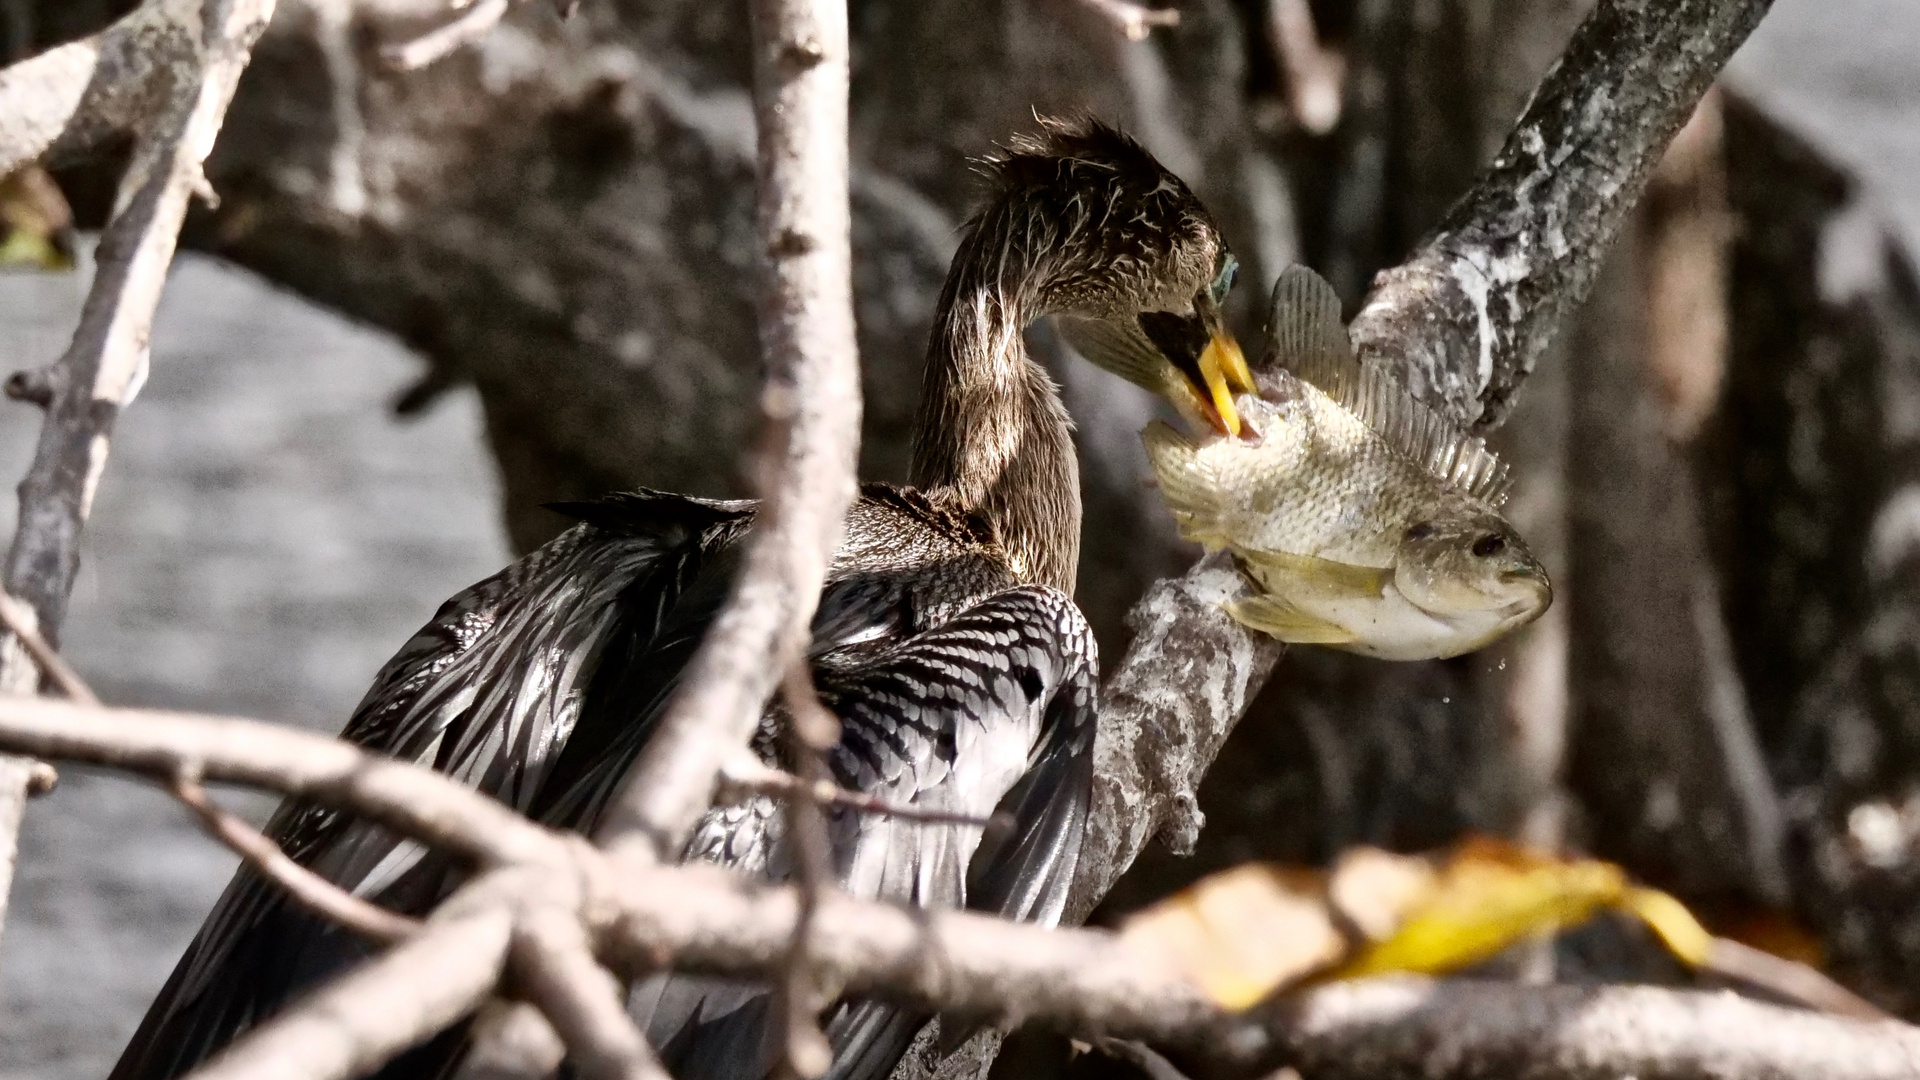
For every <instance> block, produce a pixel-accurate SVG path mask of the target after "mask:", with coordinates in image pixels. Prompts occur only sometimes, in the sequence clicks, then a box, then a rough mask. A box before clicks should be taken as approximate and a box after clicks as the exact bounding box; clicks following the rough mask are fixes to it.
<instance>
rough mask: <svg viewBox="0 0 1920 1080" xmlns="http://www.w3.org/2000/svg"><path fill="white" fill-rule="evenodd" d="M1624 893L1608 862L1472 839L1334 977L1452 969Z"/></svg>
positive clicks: (1577, 918)
mask: <svg viewBox="0 0 1920 1080" xmlns="http://www.w3.org/2000/svg"><path fill="white" fill-rule="evenodd" d="M1626 890H1627V877H1626V874H1625V873H1623V872H1622V871H1621V870H1620V868H1619V867H1617V866H1614V865H1612V864H1610V863H1603V862H1598V861H1596V860H1591V859H1583V860H1559V859H1552V858H1548V857H1546V856H1542V855H1537V854H1534V853H1531V852H1528V851H1525V850H1523V849H1521V848H1518V847H1515V846H1513V845H1510V844H1505V843H1501V842H1497V841H1490V840H1485V839H1478V840H1473V841H1469V842H1468V843H1465V844H1462V845H1461V846H1460V848H1459V849H1458V850H1457V851H1456V853H1455V854H1454V855H1453V856H1452V858H1450V859H1448V860H1447V862H1446V864H1445V865H1444V866H1442V867H1441V869H1440V872H1439V874H1438V875H1437V876H1436V877H1435V878H1434V879H1433V883H1432V886H1431V888H1430V889H1429V890H1428V891H1427V892H1426V893H1425V895H1424V896H1420V897H1417V898H1414V899H1413V900H1412V901H1411V902H1410V903H1408V904H1407V905H1406V907H1405V908H1404V910H1403V921H1402V922H1401V923H1400V925H1399V928H1398V929H1397V930H1395V931H1394V932H1393V933H1392V935H1391V936H1387V937H1384V938H1377V939H1376V940H1375V941H1374V942H1373V943H1372V944H1370V945H1368V946H1367V947H1366V948H1365V949H1363V950H1362V951H1361V952H1360V954H1359V955H1358V956H1356V957H1354V958H1353V960H1351V961H1350V962H1348V963H1347V964H1345V965H1343V966H1342V967H1341V968H1340V970H1339V972H1338V975H1339V976H1341V977H1354V976H1360V975H1374V974H1380V973H1383V972H1390V971H1408V972H1421V973H1426V974H1440V973H1444V972H1448V971H1456V970H1458V969H1460V968H1463V967H1469V966H1471V965H1473V964H1477V963H1479V962H1480V961H1482V960H1486V959H1488V958H1490V957H1492V956H1494V955H1495V954H1497V953H1499V952H1501V951H1502V950H1504V949H1506V948H1507V947H1509V946H1511V945H1515V944H1517V943H1519V942H1522V941H1525V940H1527V939H1528V938H1531V937H1536V936H1538V935H1540V934H1542V933H1546V932H1551V931H1555V930H1559V929H1562V928H1564V927H1568V926H1572V925H1575V924H1578V923H1582V922H1585V921H1586V920H1587V919H1589V918H1592V917H1593V915H1594V914H1595V913H1596V912H1598V911H1599V910H1600V909H1601V908H1604V907H1608V906H1611V905H1614V904H1617V903H1619V902H1620V900H1621V898H1622V896H1623V895H1624V894H1625V892H1626Z"/></svg>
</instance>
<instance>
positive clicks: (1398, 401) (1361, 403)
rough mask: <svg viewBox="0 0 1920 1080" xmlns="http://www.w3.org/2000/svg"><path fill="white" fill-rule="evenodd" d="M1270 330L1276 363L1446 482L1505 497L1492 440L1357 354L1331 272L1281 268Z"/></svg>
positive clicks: (1496, 501) (1497, 501)
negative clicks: (1328, 274) (1457, 421)
mask: <svg viewBox="0 0 1920 1080" xmlns="http://www.w3.org/2000/svg"><path fill="white" fill-rule="evenodd" d="M1267 333H1268V336H1269V338H1270V339H1271V340H1272V342H1273V351H1274V362H1275V363H1277V364H1278V365H1279V366H1280V367H1281V368H1283V369H1284V370H1286V371H1287V372H1288V373H1290V374H1292V375H1293V376H1295V377H1296V378H1299V379H1302V380H1305V381H1306V382H1309V383H1312V384H1313V385H1314V386H1315V387H1317V388H1319V390H1320V391H1321V392H1322V393H1324V394H1326V395H1327V396H1328V397H1330V398H1332V399H1333V400H1334V401H1336V402H1339V403H1340V404H1341V405H1342V406H1344V407H1345V408H1346V409H1347V410H1348V411H1349V412H1351V413H1353V414H1354V416H1356V417H1358V418H1359V420H1360V422H1361V423H1363V424H1365V425H1367V426H1368V427H1370V428H1372V429H1373V430H1374V431H1376V432H1378V433H1379V435H1380V436H1381V437H1382V438H1384V439H1386V440H1387V442H1388V443H1389V444H1390V445H1392V446H1393V447H1394V448H1395V449H1397V450H1399V451H1400V452H1401V453H1403V454H1405V455H1407V456H1408V457H1410V458H1412V459H1413V460H1414V463H1415V464H1417V465H1419V466H1420V467H1421V468H1423V469H1425V470H1426V471H1427V472H1429V473H1431V474H1432V475H1433V476H1434V477H1435V478H1436V479H1438V480H1439V481H1440V482H1441V483H1443V484H1446V485H1447V486H1448V487H1451V488H1453V489H1455V490H1456V491H1459V492H1461V493H1463V494H1465V495H1467V496H1468V497H1469V498H1474V499H1479V500H1481V501H1483V502H1487V503H1490V504H1492V505H1493V506H1495V507H1498V506H1500V505H1501V504H1502V503H1504V502H1506V500H1507V491H1508V489H1509V488H1511V487H1512V484H1513V480H1512V477H1511V476H1510V475H1509V474H1508V472H1507V465H1506V462H1504V461H1501V460H1500V457H1499V455H1497V454H1495V453H1494V452H1493V451H1492V450H1491V449H1489V448H1488V447H1487V444H1486V440H1484V439H1481V438H1479V437H1477V436H1473V435H1467V434H1464V433H1462V432H1461V431H1460V429H1459V428H1457V427H1455V426H1454V425H1453V424H1452V423H1451V422H1449V421H1448V420H1447V418H1446V417H1444V416H1441V415H1440V414H1439V413H1437V412H1434V411H1433V410H1432V409H1430V408H1428V407H1427V406H1425V405H1423V404H1421V403H1420V402H1418V401H1416V400H1414V398H1413V395H1411V394H1409V393H1408V392H1407V388H1406V387H1405V386H1403V385H1402V384H1401V383H1400V381H1399V380H1397V379H1395V378H1394V377H1393V376H1392V375H1390V374H1388V373H1387V372H1386V371H1384V370H1382V369H1380V368H1378V367H1373V366H1369V365H1366V364H1362V363H1360V361H1359V360H1358V358H1356V357H1355V356H1354V355H1353V343H1352V342H1351V341H1349V340H1348V338H1347V328H1346V327H1345V326H1344V325H1343V324H1342V323H1341V322H1340V297H1339V294H1337V293H1335V292H1334V291H1333V286H1331V285H1329V284H1327V282H1326V279H1325V278H1322V277H1321V276H1320V275H1319V274H1316V273H1314V272H1313V271H1312V270H1309V269H1308V268H1306V267H1304V266H1300V265H1297V264H1296V265H1294V266H1289V267H1287V268H1286V269H1285V270H1284V271H1282V272H1281V274H1280V280H1279V281H1277V282H1275V283H1274V286H1273V307H1272V309H1271V313H1270V315H1269V317H1268V320H1267Z"/></svg>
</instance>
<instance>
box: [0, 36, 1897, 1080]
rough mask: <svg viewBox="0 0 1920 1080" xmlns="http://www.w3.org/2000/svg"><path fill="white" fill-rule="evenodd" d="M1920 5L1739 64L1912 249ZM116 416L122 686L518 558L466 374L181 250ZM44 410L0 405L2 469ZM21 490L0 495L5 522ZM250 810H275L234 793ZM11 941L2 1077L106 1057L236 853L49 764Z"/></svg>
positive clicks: (229, 708) (108, 527) (14, 362)
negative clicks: (410, 394) (447, 376)
mask: <svg viewBox="0 0 1920 1080" xmlns="http://www.w3.org/2000/svg"><path fill="white" fill-rule="evenodd" d="M1916 58H1920V3H1915V2H1914V0H1780V2H1779V3H1778V4H1777V5H1776V6H1775V9H1774V12H1773V13H1772V14H1771V15H1770V16H1769V17H1768V20H1767V22H1766V23H1765V24H1763V26H1762V27H1761V29H1760V31H1759V33H1758V34H1757V35H1756V37H1755V38H1754V40H1753V41H1752V42H1751V43H1750V44H1749V45H1748V46H1747V48H1746V49H1745V50H1744V51H1743V52H1742V54H1741V55H1740V56H1739V57H1738V58H1737V59H1736V61H1735V63H1734V66H1733V68H1732V71H1731V73H1730V78H1731V79H1732V80H1733V81H1734V82H1735V83H1736V84H1737V85H1738V86H1739V87H1740V88H1741V89H1742V90H1743V91H1745V92H1747V93H1748V94H1750V95H1752V96H1754V97H1757V98H1758V99H1760V100H1761V101H1762V102H1764V103H1765V104H1767V105H1768V106H1769V107H1770V108H1772V109H1773V110H1774V111H1776V112H1777V113H1778V114H1780V115H1781V116H1782V117H1784V118H1785V119H1787V120H1788V121H1789V122H1790V123H1792V124H1793V125H1794V126H1795V127H1796V128H1798V130H1799V131H1800V132H1801V133H1802V134H1803V135H1805V136H1807V137H1809V138H1810V139H1812V140H1813V141H1814V142H1816V143H1817V144H1818V145H1820V146H1821V147H1822V148H1823V149H1825V150H1827V151H1828V152H1829V153H1831V154H1832V155H1834V156H1835V157H1836V158H1837V159H1838V160H1840V161H1841V162H1844V163H1846V164H1848V165H1850V166H1852V167H1854V168H1855V169H1857V170H1858V171H1859V172H1860V173H1861V175H1862V176H1863V177H1865V178H1866V179H1867V181H1868V182H1869V184H1870V185H1871V187H1872V188H1873V189H1874V191H1875V193H1876V195H1877V198H1878V200H1879V201H1880V202H1881V203H1882V204H1883V205H1884V206H1885V208H1886V209H1887V210H1888V211H1889V212H1890V213H1891V214H1892V216H1893V217H1894V219H1895V220H1896V221H1897V222H1898V223H1899V224H1900V227H1901V229H1902V230H1903V232H1904V234H1905V236H1906V238H1907V240H1908V242H1909V244H1910V245H1912V244H1913V243H1914V242H1915V241H1916V240H1920V59H1916ZM85 284H86V281H85V276H84V274H80V275H72V276H65V277H42V276H29V275H18V276H9V277H4V278H0V370H13V369H16V368H21V367H28V366H34V365H39V364H44V363H45V362H47V361H48V360H50V359H52V358H53V357H54V356H56V355H57V354H58V352H59V351H60V349H61V348H62V347H63V346H64V344H65V342H66V339H67V335H68V334H69V333H70V332H71V329H72V326H73V324H74V322H75V321H76V320H77V318H78V313H79V303H80V299H81V297H82V296H83V294H84V288H85ZM153 353H154V356H153V371H152V377H151V380H150V381H149V383H148V384H147V387H146V389H145V390H144V391H143V393H142V394H141V396H140V398H139V400H138V402H137V403H136V404H135V405H134V406H133V407H132V408H131V409H130V410H129V411H128V412H127V414H126V416H125V418H124V419H123V420H122V422H121V424H120V427H119V430H118V432H117V435H116V439H115V442H114V450H113V458H112V461H111V463H110V464H109V466H108V468H107V472H106V476H105V479H104V480H103V482H102V484H101V488H100V492H99V496H98V500H97V505H96V508H95V514H94V519H93V522H92V523H91V525H90V526H89V528H88V532H87V536H86V542H85V545H84V562H83V567H82V571H81V575H80V578H79V582H78V585H77V587H76V592H75V596H74V601H73V611H72V615H71V617H70V619H69V621H68V628H67V631H66V635H65V648H66V651H67V653H68V655H69V656H70V657H71V658H72V659H73V661H74V663H75V664H76V665H77V666H78V667H79V669H80V670H81V671H82V672H83V673H84V674H85V675H86V676H87V677H88V678H89V679H90V680H92V682H93V684H94V686H95V687H96V688H97V689H98V690H99V691H100V692H101V694H102V696H104V697H105V698H106V699H108V700H109V701H112V702H115V703H123V704H131V705H154V706H164V707H172V708H182V709H198V710H206V711H212V712H227V713H238V714H245V715H250V716H257V717H266V718H273V719H280V720H286V721H290V722H293V723H297V724H300V725H303V726H306V727H309V728H313V729H315V730H333V729H336V728H337V727H338V726H339V724H340V723H341V722H342V721H343V720H344V719H345V717H346V715H347V714H348V712H349V711H350V710H351V708H352V706H353V704H354V703H355V701H356V700H357V699H358V698H359V695H360V694H361V693H362V692H363V691H364V689H365V687H366V685H367V684H368V682H369V680H370V679H371V677H372V676H373V674H374V672H375V670H376V669H377V668H378V667H379V665H380V664H381V662H382V661H384V660H385V658H386V657H387V656H388V655H390V654H391V652H392V651H393V650H394V649H395V648H397V647H398V646H399V645H400V643H401V642H402V641H404V640H405V639H406V637H407V636H408V634H409V633H411V631H412V630H413V629H414V628H415V627H416V626H418V625H419V624H420V623H421V622H423V621H424V620H425V619H426V618H427V617H428V616H430V615H431V614H432V612H433V610H434V608H435V607H436V606H437V605H438V604H439V602H440V601H441V600H442V599H444V598H445V597H446V596H448V595H450V594H451V593H453V592H455V591H456V590H458V589H460V588H461V587H463V586H465V585H467V584H469V583H470V582H472V581H474V580H476V579H478V578H480V577H482V576H485V575H486V574H488V573H491V572H492V571H493V570H495V569H497V568H498V567H499V566H500V565H502V564H503V563H504V562H505V560H506V559H507V557H508V553H507V546H506V543H505V541H504V538H503V533H502V529H501V526H500V524H499V518H498V513H497V497H498V496H497V490H496V489H497V481H496V479H495V477H494V475H493V466H492V464H491V461H490V459H489V458H488V456H487V454H486V453H485V450H484V448H483V446H482V443H481V434H482V433H481V418H480V412H479V408H478V404H477V401H476V400H475V398H474V396H473V394H472V392H471V391H470V390H460V391H455V392H452V393H450V394H448V395H446V396H445V397H443V398H442V399H441V400H440V401H439V402H438V403H437V404H436V405H435V406H434V407H433V408H432V409H431V410H430V411H429V412H428V414H427V415H425V416H424V417H421V418H418V419H415V420H412V421H406V422H402V421H396V420H395V419H393V418H392V416H391V414H390V412H389V409H388V404H389V402H390V401H391V400H392V398H393V397H394V396H395V395H396V393H398V391H399V390H400V389H401V388H403V387H405V386H407V385H408V384H410V383H411V382H412V381H413V380H414V379H416V378H417V377H418V375H419V372H420V362H419V361H418V360H417V359H416V358H414V357H412V356H410V355H409V354H408V353H407V351H406V350H405V349H403V348H402V347H401V346H400V345H398V344H397V343H396V342H394V341H393V340H392V339H390V338H388V337H386V336H384V335H382V334H378V333H374V332H370V331H367V330H365V329H362V328H358V327H355V326H353V325H350V324H348V323H347V322H345V321H344V320H342V319H340V318H337V317H335V316H333V315H330V314H328V313H326V312H324V311H322V310H320V309H318V308H315V307H313V306H312V305H310V304H307V303H305V302H304V301H301V300H299V299H297V298H294V297H292V296H290V295H288V294H286V293H283V292H280V291H277V290H275V289H274V288H272V287H270V286H269V285H267V284H265V283H264V282H262V281H261V280H259V279H257V278H255V277H253V276H251V275H249V274H246V273H244V272H241V271H238V270H235V269H232V268H230V267H227V266H224V265H222V264H219V263H217V262H215V261H213V260H210V259H207V258H204V257H200V256H194V255H187V256H183V257H182V258H181V259H180V261H179V263H178V264H177V266H176V270H175V273H174V277H173V279H172V281H171V283H170V285H169V288H168V291H167V295H166V298H165V301H164V303H163V305H162V310H161V316H160V320H159V324H158V326H157V328H156V331H155V337H154V349H153ZM38 427H39V415H38V413H37V412H36V411H34V410H32V409H31V408H28V407H26V406H22V405H16V404H11V403H0V476H5V477H17V476H18V475H20V474H21V473H22V472H23V471H24V469H25V467H26V463H27V462H28V460H29V458H30V456H31V453H32V445H33V440H34V438H35V435H36V433H37V430H38ZM13 512H14V510H13V504H12V500H11V499H10V498H9V499H0V529H4V530H6V534H7V535H11V529H12V516H13ZM234 805H236V806H238V807H240V808H242V809H243V810H245V811H247V812H248V813H250V814H252V815H254V816H255V817H256V818H257V817H261V816H264V814H265V812H266V810H267V809H268V806H267V803H266V802H265V801H264V800H259V799H251V800H248V799H241V798H236V799H235V801H234ZM22 845H23V847H22V852H21V866H20V871H19V876H18V878H17V880H16V882H15V885H14V892H13V897H12V911H11V915H10V918H9V920H8V923H7V926H6V930H5V934H4V936H3V937H0V1078H5V1080H10V1078H14V1077H18V1078H22V1080H25V1078H29V1077H31V1078H36V1080H66V1078H79V1077H91V1076H99V1075H102V1074H104V1072H105V1071H106V1070H107V1068H108V1067H110V1065H111V1063H112V1061H113V1058H114V1056H115V1055H116V1054H117V1052H118V1049H119V1046H120V1044H121V1042H122V1041H124V1039H125V1038H126V1036H127V1035H128V1034H129V1033H130V1032H131V1030H132V1027H133V1025H134V1024H135V1023H136V1022H137V1020H138V1018H139V1015H140V1012H141V1010H142V1009H143V1008H144V1006H145V1004H146V1002H147V1000H148V999H149V998H150V997H151V996H152V994H153V993H154V992H155V991H156V990H157V989H158V987H159V985H160V984H161V982H162V981H163V980H164V979H165V977H166V975H167V973H168V971H169V970H170V969H171V967H172V964H173V962H174V960H175V958H176V957H177V956H178V954H179V952H180V950H181V949H182V948H183V947H184V946H185V944H186V942H187V940H188V938H189V937H190V936H191V935H192V933H193V930H194V928H195V927H196V926H197V924H198V922H199V920H200V919H201V917H202V916H203V915H204V913H205V911H206V909H207V907H208V906H209V905H210V904H211V903H212V901H213V899H214V897H215V896H216V895H217V893H218V892H219V890H220V888H221V887H222V886H223V885H224V883H225V881H226V878H227V875H228V874H229V873H230V871H231V867H232V864H233V859H232V858H231V857H230V856H228V855H227V854H225V852H224V851H223V850H222V849H219V848H217V847H216V846H215V845H213V844H211V843H210V842H208V841H207V840H205V839H204V838H203V837H202V836H201V835H200V834H199V832H198V831H197V829H196V828H195V827H194V826H192V825H191V824H190V823H189V822H188V820H187V819H186V817H185V816H184V815H183V814H182V813H181V812H180V811H179V810H178V809H176V808H175V807H174V806H173V804H172V803H171V802H170V801H169V800H168V799H166V798H163V797H161V796H160V795H158V794H157V793H156V792H154V791H152V790H149V789H147V788H144V787H141V786H138V785H134V784H129V783H127V782H125V781H121V780H115V779H109V778H105V777H100V776H95V775H89V774H88V773H86V772H85V771H82V770H77V769H68V770H65V771H64V774H63V777H62V782H61V785H60V788H59V790H58V791H57V792H56V793H54V794H53V795H52V796H50V797H48V798H45V799H42V800H40V801H38V802H36V803H34V804H33V806H32V807H31V809H30V811H29V816H28V819H27V827H26V831H25V834H24V836H23V840H22Z"/></svg>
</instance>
